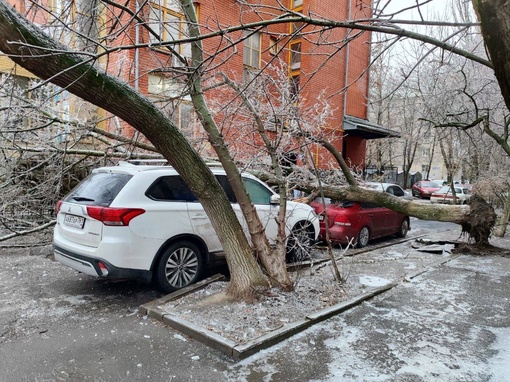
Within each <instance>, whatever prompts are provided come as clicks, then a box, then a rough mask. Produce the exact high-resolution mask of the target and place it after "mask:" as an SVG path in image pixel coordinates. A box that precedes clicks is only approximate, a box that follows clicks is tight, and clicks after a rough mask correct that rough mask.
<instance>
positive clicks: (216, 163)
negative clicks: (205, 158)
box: [205, 161, 223, 167]
mask: <svg viewBox="0 0 510 382" xmlns="http://www.w3.org/2000/svg"><path fill="white" fill-rule="evenodd" d="M205 164H206V165H207V166H208V167H223V165H222V164H221V163H220V162H214V161H212V162H205Z"/></svg>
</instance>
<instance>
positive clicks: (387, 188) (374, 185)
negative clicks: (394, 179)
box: [362, 182, 412, 199]
mask: <svg viewBox="0 0 510 382" xmlns="http://www.w3.org/2000/svg"><path fill="white" fill-rule="evenodd" d="M362 186H364V187H368V188H371V189H373V190H376V191H381V192H387V193H388V194H391V195H394V196H398V197H400V198H404V199H412V196H411V195H410V194H409V192H407V191H405V190H404V189H403V188H402V187H400V186H399V185H398V184H394V183H380V182H367V183H364V184H363V185H362Z"/></svg>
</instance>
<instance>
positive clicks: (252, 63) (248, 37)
mask: <svg viewBox="0 0 510 382" xmlns="http://www.w3.org/2000/svg"><path fill="white" fill-rule="evenodd" d="M244 36H245V40H244V54H243V63H244V65H245V66H248V67H250V68H255V69H260V33H258V32H251V31H246V32H244Z"/></svg>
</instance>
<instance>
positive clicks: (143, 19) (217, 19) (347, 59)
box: [0, 0, 391, 169]
mask: <svg viewBox="0 0 510 382" xmlns="http://www.w3.org/2000/svg"><path fill="white" fill-rule="evenodd" d="M10 2H11V3H12V4H13V5H14V6H16V8H17V9H18V10H19V11H20V12H21V13H25V14H27V15H28V16H29V17H30V15H31V10H30V9H26V7H25V6H23V5H24V3H25V2H24V1H23V0H10ZM371 2H372V1H371V0H284V1H283V4H284V6H286V7H287V12H286V11H285V10H282V9H280V6H279V3H281V2H278V1H275V0H260V1H256V2H254V1H247V2H240V1H236V0H208V1H206V0H201V1H195V2H194V5H195V10H196V13H197V17H198V23H199V25H200V28H201V33H202V34H208V33H210V34H214V33H217V32H218V31H222V33H218V34H217V36H216V37H211V38H207V39H204V40H202V44H203V52H204V57H205V59H206V60H205V62H204V64H203V66H202V67H201V70H203V73H204V77H205V78H210V79H209V80H208V81H205V87H206V88H207V86H208V85H214V86H211V89H210V90H207V91H206V93H205V95H206V98H207V101H208V102H209V103H210V104H211V105H212V106H211V107H212V108H213V109H214V110H215V117H216V118H217V120H218V122H219V125H220V127H221V128H222V132H223V133H224V135H225V136H226V138H227V140H228V141H229V146H230V147H231V149H232V150H233V151H234V152H236V153H238V155H245V156H248V157H250V156H255V155H257V151H258V148H257V147H258V144H259V143H260V142H259V138H258V137H257V134H255V133H254V132H253V131H252V130H251V129H252V128H251V127H250V122H249V119H248V118H247V117H246V116H244V115H242V113H241V112H233V111H232V110H234V109H232V108H230V109H229V107H230V106H231V105H232V104H233V102H234V101H235V100H236V99H238V98H239V97H238V95H236V94H235V93H234V92H233V91H232V90H231V89H230V90H229V89H228V88H226V87H225V86H223V87H218V85H217V83H218V78H220V77H219V76H220V74H221V75H224V76H227V77H228V78H229V79H230V80H232V81H234V82H235V83H237V84H241V85H240V86H241V87H242V86H244V85H242V84H246V83H247V82H249V80H250V79H252V78H254V73H258V72H259V71H261V70H263V71H264V73H272V71H273V72H276V71H278V70H277V69H280V71H279V74H280V75H281V72H282V71H283V72H284V73H285V76H286V77H287V78H286V81H287V83H289V84H290V85H289V92H288V96H289V97H290V99H291V102H292V106H293V107H294V110H296V111H295V112H296V113H299V112H300V110H308V113H310V110H314V108H316V107H317V106H315V103H316V102H317V101H318V100H323V102H327V104H328V107H329V110H330V112H329V113H328V115H327V117H326V118H325V119H323V120H321V123H320V126H316V128H317V130H320V131H321V133H322V134H323V135H324V136H325V137H327V139H328V140H329V141H330V142H332V143H333V144H334V145H335V146H336V148H337V149H338V150H339V151H341V152H342V155H343V157H344V159H346V161H347V163H348V164H349V165H350V166H351V167H355V168H360V169H362V168H363V167H364V165H365V154H366V140H367V139H377V138H384V137H387V136H390V135H391V132H389V131H387V130H385V129H382V128H380V127H378V126H374V125H372V124H370V123H368V121H366V119H367V98H368V83H369V81H368V70H367V68H368V66H369V61H370V33H369V32H360V31H352V30H348V29H345V28H328V29H322V30H320V28H319V27H318V26H312V25H305V24H302V23H301V22H294V23H268V25H261V26H257V25H255V24H254V23H257V22H263V21H267V20H272V19H275V18H276V17H278V16H281V15H283V14H284V12H286V14H288V15H289V16H292V15H293V14H294V15H296V14H297V15H299V14H304V15H307V16H308V15H313V17H314V18H318V19H320V18H321V17H323V18H325V19H330V20H336V21H345V20H350V19H364V18H369V17H370V16H371ZM140 4H141V2H137V1H128V2H126V3H125V4H124V3H123V7H118V8H116V7H112V6H106V7H104V8H102V9H101V10H100V11H98V12H97V19H96V24H95V29H94V31H93V34H94V38H98V39H99V40H101V41H102V43H103V45H104V46H106V47H107V48H108V49H110V50H111V52H110V53H109V55H108V56H107V58H106V56H105V57H104V58H102V59H101V60H100V61H99V65H102V66H103V68H105V69H106V70H107V71H108V72H109V73H110V74H112V75H115V76H117V77H119V78H121V79H123V80H124V81H126V82H127V83H129V84H130V85H131V86H133V87H134V88H136V89H138V90H140V91H141V92H142V93H144V94H146V95H147V96H149V97H151V98H153V99H154V100H155V101H156V102H158V103H159V104H160V105H161V107H162V108H163V109H164V110H165V111H168V113H169V115H170V116H171V117H172V119H173V120H174V122H175V123H176V124H177V125H178V126H179V127H180V128H181V129H182V130H183V132H185V133H186V134H187V135H188V136H189V137H190V139H192V140H193V139H195V140H196V142H195V144H198V143H197V142H199V141H200V139H201V138H203V137H202V133H201V129H200V128H199V127H198V126H197V125H196V124H195V125H194V126H195V127H191V126H192V125H193V124H192V121H193V119H194V113H193V108H192V106H191V103H190V100H189V96H186V95H185V89H186V81H187V79H186V76H185V72H186V70H187V67H186V64H185V62H186V60H189V58H190V43H189V42H188V43H183V44H180V45H165V44H163V45H165V46H162V45H161V42H163V43H164V42H169V41H172V40H177V39H182V38H186V37H187V26H186V23H185V18H184V14H183V12H182V11H181V8H180V5H179V2H178V1H177V0H157V1H151V2H150V5H145V6H144V7H143V8H139V6H140ZM47 5H48V7H49V9H51V10H53V12H54V13H55V12H57V11H64V10H66V9H67V10H68V12H69V15H81V14H84V12H80V10H79V9H76V8H74V10H72V11H69V9H73V7H79V6H80V5H79V3H74V2H71V1H69V0H48V1H47ZM288 11H290V12H288ZM39 14H40V12H38V13H37V15H39ZM37 17H39V16H37ZM49 19H51V17H50V18H47V19H46V21H47V20H49ZM38 21H39V22H41V19H39V20H38ZM250 23H251V24H252V25H251V27H250V28H248V29H238V30H232V31H229V30H228V28H229V27H232V26H236V25H241V24H242V25H246V24H250ZM78 25H80V23H78ZM82 29H83V26H82ZM354 37H355V38H354ZM73 42H75V43H76V41H74V40H73ZM134 44H138V45H139V44H142V45H141V47H139V48H137V49H135V48H132V47H131V46H133V45H134ZM79 48H82V46H79ZM115 48H118V50H116V49H115ZM168 48H171V49H172V50H173V53H177V54H172V52H171V51H170V50H169V49H168ZM179 57H180V59H179ZM182 60H184V61H182ZM188 62H189V61H188ZM8 69H9V64H8V63H6V60H5V57H4V58H2V57H1V56H0V71H6V70H8ZM271 91H272V90H268V92H271ZM281 99H282V97H281V93H280V101H279V103H280V104H279V105H277V107H278V108H281V103H282V101H281ZM260 110H262V106H261V109H260ZM287 110H289V109H287ZM291 110H292V109H291ZM98 113H99V114H100V115H105V113H104V112H101V111H98ZM261 114H264V115H263V117H264V118H265V121H266V122H267V121H274V123H275V124H276V125H278V124H279V125H280V126H279V127H281V128H282V129H283V128H284V127H287V128H288V125H289V123H291V122H289V115H288V114H287V115H281V118H279V117H280V116H279V115H278V113H275V115H273V116H268V115H267V114H268V113H267V112H265V111H264V112H263V111H261ZM251 124H253V123H252V122H251ZM312 125H313V122H312ZM105 127H107V128H108V129H110V130H115V131H117V132H121V133H122V134H124V135H127V136H130V135H131V134H133V131H132V129H130V127H129V126H127V125H126V124H124V123H123V122H122V121H118V120H115V119H112V120H110V122H109V124H108V126H105ZM270 130H271V131H272V133H271V134H273V136H276V135H278V133H279V131H278V126H277V127H275V128H273V129H270ZM286 145H287V147H286V148H285V150H287V151H288V154H289V155H291V156H292V157H293V158H296V157H305V156H304V155H303V153H302V152H300V151H301V150H302V148H301V147H300V146H299V145H298V144H297V143H295V144H289V143H287V144H286ZM203 147H204V148H205V149H207V145H204V146H203ZM308 158H310V160H313V161H314V162H315V164H316V165H318V166H319V167H321V168H328V167H329V166H330V165H331V164H333V163H334V160H333V158H332V156H331V155H330V154H329V153H328V152H326V151H325V150H324V149H322V148H321V147H318V146H317V147H313V148H312V149H311V150H309V151H308Z"/></svg>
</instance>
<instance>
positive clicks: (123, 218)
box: [87, 206, 145, 226]
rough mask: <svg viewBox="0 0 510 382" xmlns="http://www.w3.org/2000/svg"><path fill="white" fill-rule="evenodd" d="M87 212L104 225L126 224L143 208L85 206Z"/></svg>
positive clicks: (142, 211)
mask: <svg viewBox="0 0 510 382" xmlns="http://www.w3.org/2000/svg"><path fill="white" fill-rule="evenodd" d="M87 213H88V214H89V216H90V217H91V218H94V219H96V220H99V221H100V222H102V223H103V224H104V225H110V226H128V225H129V222H130V221H131V220H132V219H134V218H136V217H137V216H139V215H141V214H143V213H145V210H144V209H141V208H112V207H96V206H87Z"/></svg>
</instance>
